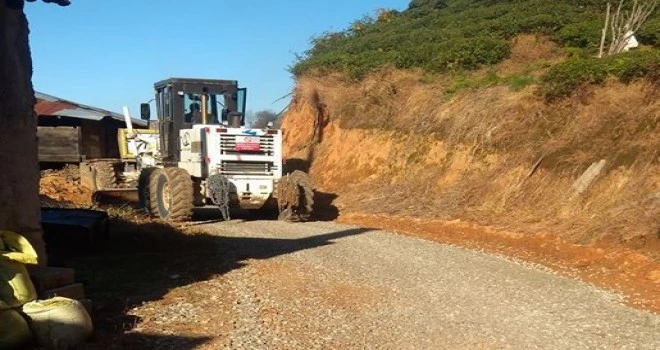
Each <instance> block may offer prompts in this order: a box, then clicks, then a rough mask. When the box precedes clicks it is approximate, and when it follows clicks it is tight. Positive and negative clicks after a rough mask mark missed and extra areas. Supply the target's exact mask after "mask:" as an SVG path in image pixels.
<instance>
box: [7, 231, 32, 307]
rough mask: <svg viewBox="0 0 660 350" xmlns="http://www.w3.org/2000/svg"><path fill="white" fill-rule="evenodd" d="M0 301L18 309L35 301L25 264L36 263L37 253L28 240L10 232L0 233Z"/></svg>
mask: <svg viewBox="0 0 660 350" xmlns="http://www.w3.org/2000/svg"><path fill="white" fill-rule="evenodd" d="M0 249H1V250H0V300H2V301H3V302H4V303H5V304H7V305H8V306H9V307H19V306H21V305H23V304H25V303H27V302H30V301H33V300H36V299H37V291H36V290H35V288H34V284H32V280H31V279H30V274H29V273H28V271H27V268H26V267H25V264H36V263H37V259H38V256H37V252H36V251H35V250H34V248H32V245H31V244H30V242H28V240H27V239H26V238H25V237H23V236H21V235H19V234H17V233H14V232H11V231H0Z"/></svg>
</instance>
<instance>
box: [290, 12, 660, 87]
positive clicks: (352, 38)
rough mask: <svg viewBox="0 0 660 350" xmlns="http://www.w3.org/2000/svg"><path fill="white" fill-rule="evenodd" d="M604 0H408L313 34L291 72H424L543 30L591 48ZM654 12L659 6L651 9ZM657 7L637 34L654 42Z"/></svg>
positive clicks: (494, 52)
mask: <svg viewBox="0 0 660 350" xmlns="http://www.w3.org/2000/svg"><path fill="white" fill-rule="evenodd" d="M606 2H607V1H606V0H580V1H575V0H413V1H411V2H410V3H409V7H408V9H407V10H405V11H402V12H397V11H380V12H379V13H378V14H377V15H375V16H364V17H362V19H360V20H357V21H355V22H353V23H352V25H351V26H350V27H349V28H348V29H346V30H344V31H340V32H335V33H324V34H323V35H321V36H319V37H316V38H313V39H312V40H311V43H310V45H311V47H310V49H309V50H307V51H306V52H305V53H303V54H302V55H300V56H299V57H298V59H297V61H296V62H295V63H294V65H293V66H292V67H291V72H292V73H293V74H294V75H296V76H300V75H302V74H305V73H309V72H312V71H321V72H324V71H326V70H339V71H343V72H346V73H348V74H349V75H350V76H352V77H356V78H357V77H360V76H362V75H364V74H365V73H368V72H369V71H373V70H377V69H380V68H382V67H388V66H393V67H397V68H401V69H410V68H420V69H423V70H425V71H428V72H442V71H447V70H471V69H476V68H478V67H480V66H483V65H491V64H495V63H498V62H500V61H501V60H503V59H504V58H506V57H507V55H508V53H509V46H508V44H507V40H508V39H510V38H512V37H513V36H516V35H518V34H521V33H542V34H546V35H549V36H550V37H551V38H552V39H553V40H555V41H556V42H558V43H560V44H562V45H564V46H566V47H575V48H578V49H580V50H576V52H578V51H582V52H586V53H591V54H593V53H594V52H595V50H597V48H598V45H599V42H600V31H601V26H602V23H603V21H604V9H605V4H606ZM656 12H658V11H656ZM659 27H660V22H659V21H658V15H657V14H655V15H654V16H652V17H651V18H649V21H648V25H646V26H643V27H642V30H640V31H639V33H638V37H639V39H640V41H641V42H642V43H643V44H647V45H657V43H658V36H659V35H660V34H658V33H659V32H660V30H659Z"/></svg>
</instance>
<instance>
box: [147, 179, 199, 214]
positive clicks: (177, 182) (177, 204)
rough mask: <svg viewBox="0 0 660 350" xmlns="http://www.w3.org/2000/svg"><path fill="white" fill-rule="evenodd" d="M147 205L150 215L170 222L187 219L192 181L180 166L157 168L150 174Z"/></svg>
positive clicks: (192, 199)
mask: <svg viewBox="0 0 660 350" xmlns="http://www.w3.org/2000/svg"><path fill="white" fill-rule="evenodd" d="M149 182H150V183H149V197H150V200H149V202H150V203H149V207H150V210H149V211H150V213H151V215H152V216H155V217H158V218H161V219H163V220H168V221H172V222H184V221H189V220H190V219H191V218H192V210H193V201H194V194H193V183H192V179H191V178H190V175H189V174H188V172H187V171H186V170H184V169H181V168H166V169H157V170H155V171H154V172H153V173H152V175H151V176H150V181H149Z"/></svg>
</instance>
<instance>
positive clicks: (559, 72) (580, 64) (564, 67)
mask: <svg viewBox="0 0 660 350" xmlns="http://www.w3.org/2000/svg"><path fill="white" fill-rule="evenodd" d="M659 69H660V51H658V50H635V51H632V52H627V53H621V54H618V55H614V56H608V57H605V58H596V57H587V58H585V57H575V58H571V59H569V60H566V61H564V62H562V63H560V64H557V65H555V66H553V67H552V68H550V70H549V71H548V72H547V73H546V74H545V75H544V76H543V77H542V79H541V85H540V87H539V92H540V93H541V94H542V95H543V96H544V97H545V98H546V99H547V100H549V101H552V100H556V99H559V98H562V97H566V96H569V95H571V94H572V93H573V92H574V91H575V90H576V89H577V88H578V87H580V86H584V85H589V84H599V83H602V82H603V81H604V80H605V79H607V78H608V77H615V78H618V79H619V80H620V81H622V82H624V83H628V82H631V81H633V80H635V79H638V78H642V77H645V76H647V75H649V74H656V72H657V71H658V70H659Z"/></svg>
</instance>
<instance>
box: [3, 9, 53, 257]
mask: <svg viewBox="0 0 660 350" xmlns="http://www.w3.org/2000/svg"><path fill="white" fill-rule="evenodd" d="M19 3H20V4H22V2H19ZM8 4H10V5H11V4H16V2H13V3H12V2H11V1H4V0H0V230H10V231H14V232H17V233H20V234H21V235H23V236H25V237H26V238H27V239H28V240H29V241H30V242H31V243H32V245H33V246H34V248H35V250H36V251H37V253H39V263H40V264H41V265H45V264H46V252H45V248H46V246H45V243H44V241H43V237H42V229H41V220H40V206H41V204H40V201H39V163H38V159H37V134H36V130H37V120H36V116H35V114H34V112H33V110H34V90H33V88H32V58H31V56H30V48H29V44H28V33H29V30H28V22H27V19H26V17H25V14H24V13H23V10H22V8H19V9H15V8H13V7H22V6H15V5H12V8H10V7H8Z"/></svg>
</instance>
